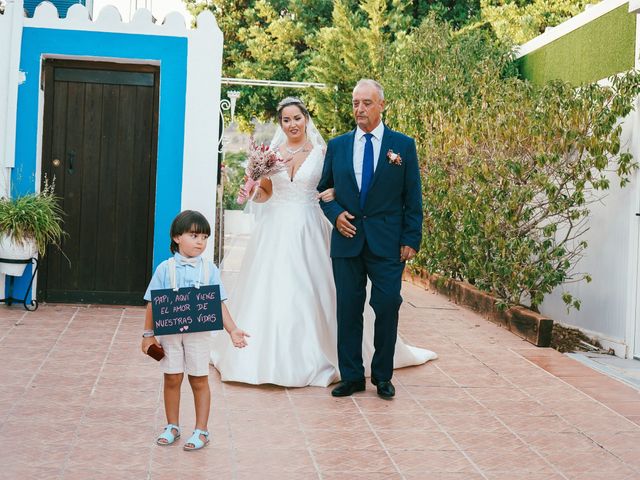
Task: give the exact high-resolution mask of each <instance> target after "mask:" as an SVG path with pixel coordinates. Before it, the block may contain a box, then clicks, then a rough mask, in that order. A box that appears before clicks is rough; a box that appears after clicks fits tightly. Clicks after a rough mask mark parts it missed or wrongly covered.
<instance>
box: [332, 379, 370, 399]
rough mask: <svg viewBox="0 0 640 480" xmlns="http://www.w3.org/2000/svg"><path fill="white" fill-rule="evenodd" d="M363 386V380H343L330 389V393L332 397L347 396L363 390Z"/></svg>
mask: <svg viewBox="0 0 640 480" xmlns="http://www.w3.org/2000/svg"><path fill="white" fill-rule="evenodd" d="M364 388H365V387H364V380H357V381H355V382H350V381H348V380H345V381H343V382H340V383H339V384H338V386H337V387H336V388H334V389H333V390H331V395H333V396H334V397H348V396H349V395H352V394H354V393H356V392H364Z"/></svg>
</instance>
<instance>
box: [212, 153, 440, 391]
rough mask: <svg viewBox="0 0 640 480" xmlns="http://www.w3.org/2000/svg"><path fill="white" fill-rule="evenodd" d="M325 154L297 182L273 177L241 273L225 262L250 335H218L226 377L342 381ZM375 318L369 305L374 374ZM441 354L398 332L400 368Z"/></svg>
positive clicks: (313, 158) (216, 357)
mask: <svg viewBox="0 0 640 480" xmlns="http://www.w3.org/2000/svg"><path fill="white" fill-rule="evenodd" d="M323 158H324V156H323V152H322V148H321V147H320V146H316V147H314V149H313V150H312V151H311V153H310V154H309V156H308V157H307V159H306V160H305V161H304V163H303V164H302V165H301V166H300V167H299V168H298V171H297V172H296V174H295V177H294V178H293V180H291V179H290V178H289V172H288V171H281V172H279V173H277V174H275V175H273V176H272V177H271V181H272V184H273V194H272V197H271V198H270V199H269V200H268V201H267V202H266V203H265V204H263V205H260V206H259V209H260V214H259V215H258V218H257V221H256V225H255V228H254V229H253V231H252V233H251V237H250V239H249V242H248V245H247V247H246V250H245V251H244V256H243V259H242V264H241V267H240V269H239V271H236V272H234V268H229V269H227V268H226V267H223V271H222V279H223V284H224V285H225V287H226V289H227V291H228V292H230V294H229V300H228V307H229V310H230V311H231V315H232V316H233V319H234V320H235V322H236V323H237V324H238V326H239V327H240V328H242V329H243V330H245V331H246V332H247V333H249V334H250V335H251V337H250V338H248V339H247V342H248V346H246V347H245V348H241V349H237V348H234V347H233V345H232V344H231V341H230V340H229V337H228V335H227V334H226V333H224V332H216V333H215V334H214V338H213V346H212V352H211V363H212V364H213V365H214V366H215V367H216V368H217V369H218V371H219V372H220V376H221V378H222V380H223V381H234V382H242V383H250V384H262V383H272V384H277V385H282V386H287V387H303V386H307V385H314V386H320V387H326V386H327V385H329V384H331V383H333V382H336V381H338V380H339V379H340V374H339V371H338V358H337V346H336V341H337V340H336V339H337V325H336V313H335V312H336V294H335V286H334V283H333V274H332V268H331V259H330V257H329V243H330V236H331V229H332V227H331V224H330V223H329V221H328V220H327V219H326V217H325V216H324V214H323V213H322V210H321V209H320V206H319V203H318V199H317V190H316V187H317V185H318V181H319V179H320V175H321V173H322V164H323ZM236 248H237V245H236ZM234 253H235V254H237V253H238V252H237V251H236V252H234ZM225 263H226V260H225ZM373 318H374V314H373V310H372V309H371V308H370V307H369V306H368V305H367V309H366V311H365V324H364V334H363V352H362V353H363V360H364V365H365V369H366V375H367V376H369V375H370V364H371V358H372V356H373V322H374V320H373ZM436 356H437V355H436V354H435V353H434V352H431V351H429V350H424V349H421V348H416V347H411V346H409V345H406V344H405V343H404V342H403V341H402V340H401V339H400V337H398V341H397V343H396V352H395V359H394V367H395V368H399V367H405V366H409V365H419V364H422V363H425V362H426V361H428V360H431V359H434V358H436Z"/></svg>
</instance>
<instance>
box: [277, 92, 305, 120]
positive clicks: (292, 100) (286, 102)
mask: <svg viewBox="0 0 640 480" xmlns="http://www.w3.org/2000/svg"><path fill="white" fill-rule="evenodd" d="M291 105H295V106H296V107H298V108H299V109H300V111H301V112H302V113H303V115H304V116H305V118H306V119H307V122H308V121H309V119H310V118H311V116H310V115H309V110H307V106H306V105H305V104H304V102H303V101H302V100H300V99H299V98H297V97H287V98H284V99H282V100H281V101H280V103H279V104H278V109H277V110H276V111H277V115H278V123H279V124H282V110H284V108H285V107H289V106H291Z"/></svg>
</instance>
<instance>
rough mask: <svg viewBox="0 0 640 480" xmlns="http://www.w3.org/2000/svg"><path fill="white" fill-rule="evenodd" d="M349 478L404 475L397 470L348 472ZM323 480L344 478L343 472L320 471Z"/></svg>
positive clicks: (384, 479)
mask: <svg viewBox="0 0 640 480" xmlns="http://www.w3.org/2000/svg"><path fill="white" fill-rule="evenodd" d="M348 478H349V480H404V479H406V478H407V476H406V475H401V474H400V473H397V472H365V473H358V472H349V475H348ZM322 479H323V480H344V479H345V474H344V472H322Z"/></svg>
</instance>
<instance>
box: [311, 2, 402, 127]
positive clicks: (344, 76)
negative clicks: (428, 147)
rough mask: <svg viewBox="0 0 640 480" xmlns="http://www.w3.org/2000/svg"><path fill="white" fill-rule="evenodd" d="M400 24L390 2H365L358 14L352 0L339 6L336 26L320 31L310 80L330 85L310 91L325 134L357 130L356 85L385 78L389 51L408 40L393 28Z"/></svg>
mask: <svg viewBox="0 0 640 480" xmlns="http://www.w3.org/2000/svg"><path fill="white" fill-rule="evenodd" d="M401 20H402V18H401V14H400V13H398V11H397V10H391V11H390V10H388V9H387V2H386V1H385V0H364V1H362V2H361V4H360V8H359V9H358V10H356V11H352V10H351V9H350V8H349V4H348V2H345V1H343V0H337V1H336V2H335V4H334V8H333V23H332V26H330V27H324V28H322V29H321V30H320V32H319V34H318V37H317V43H316V44H314V45H313V47H314V48H315V55H314V57H313V60H312V62H311V66H310V68H309V73H310V75H311V78H312V79H313V80H314V81H316V82H321V83H324V84H326V85H327V87H328V88H326V89H323V90H313V91H311V92H309V96H310V102H309V103H310V107H311V109H312V110H313V112H314V114H315V117H316V120H317V121H316V123H317V125H318V128H319V129H320V130H321V131H323V133H324V134H326V135H334V134H336V133H342V132H345V131H347V130H350V129H351V128H353V118H352V113H351V92H352V90H353V87H354V85H355V84H356V82H357V81H358V80H359V79H361V78H375V79H378V80H380V79H382V77H383V75H384V70H385V65H386V62H387V59H388V55H389V53H390V52H391V51H392V50H393V49H394V48H396V43H397V45H400V44H401V43H402V39H403V38H404V37H405V35H404V33H403V32H395V34H394V33H392V32H391V29H390V26H391V25H392V24H393V23H394V22H395V23H397V22H399V21H401Z"/></svg>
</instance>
